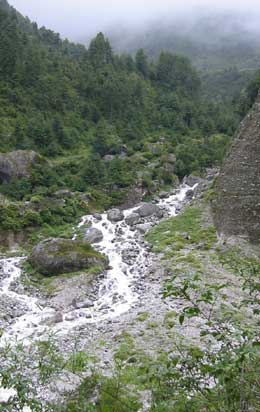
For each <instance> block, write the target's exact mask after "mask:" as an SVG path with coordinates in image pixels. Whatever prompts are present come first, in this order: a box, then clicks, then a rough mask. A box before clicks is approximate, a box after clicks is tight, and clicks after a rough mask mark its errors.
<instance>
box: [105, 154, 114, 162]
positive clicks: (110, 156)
mask: <svg viewBox="0 0 260 412" xmlns="http://www.w3.org/2000/svg"><path fill="white" fill-rule="evenodd" d="M115 158H116V156H115V155H109V154H108V155H105V156H104V157H103V160H104V161H105V162H112V160H114V159H115Z"/></svg>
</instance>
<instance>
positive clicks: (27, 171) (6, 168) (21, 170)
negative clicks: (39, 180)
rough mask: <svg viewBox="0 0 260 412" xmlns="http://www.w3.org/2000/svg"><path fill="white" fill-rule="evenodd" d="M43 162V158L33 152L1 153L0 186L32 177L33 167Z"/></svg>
mask: <svg viewBox="0 0 260 412" xmlns="http://www.w3.org/2000/svg"><path fill="white" fill-rule="evenodd" d="M41 161H42V157H41V156H40V155H38V154H37V153H36V152H33V151H32V150H17V151H15V152H10V153H0V184H1V183H8V182H10V180H12V179H19V178H23V177H30V176H31V170H32V167H33V166H34V165H36V164H37V163H40V162H41Z"/></svg>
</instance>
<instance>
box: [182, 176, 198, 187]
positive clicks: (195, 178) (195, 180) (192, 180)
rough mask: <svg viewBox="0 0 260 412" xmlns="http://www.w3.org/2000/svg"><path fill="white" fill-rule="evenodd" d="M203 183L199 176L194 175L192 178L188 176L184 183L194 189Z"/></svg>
mask: <svg viewBox="0 0 260 412" xmlns="http://www.w3.org/2000/svg"><path fill="white" fill-rule="evenodd" d="M201 181H203V179H202V178H201V177H199V176H194V175H190V176H186V177H185V178H184V180H183V183H184V184H185V185H188V186H190V187H193V186H194V185H196V184H198V183H201Z"/></svg>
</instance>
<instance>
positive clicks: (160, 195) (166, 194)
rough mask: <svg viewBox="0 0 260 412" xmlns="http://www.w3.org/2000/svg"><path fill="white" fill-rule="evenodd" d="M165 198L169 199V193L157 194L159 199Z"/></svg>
mask: <svg viewBox="0 0 260 412" xmlns="http://www.w3.org/2000/svg"><path fill="white" fill-rule="evenodd" d="M167 197H169V193H168V192H161V193H159V198H160V199H167Z"/></svg>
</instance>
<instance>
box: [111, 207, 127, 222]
mask: <svg viewBox="0 0 260 412" xmlns="http://www.w3.org/2000/svg"><path fill="white" fill-rule="evenodd" d="M107 218H108V220H110V222H121V221H122V220H123V219H124V213H123V212H122V210H120V209H111V210H109V211H108V212H107Z"/></svg>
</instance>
